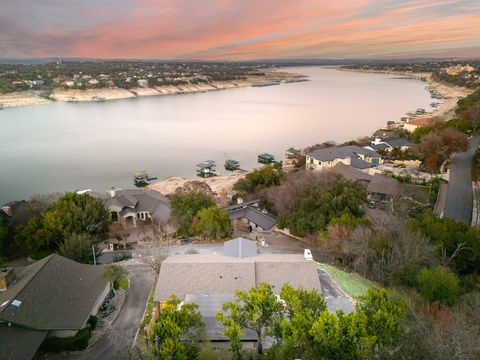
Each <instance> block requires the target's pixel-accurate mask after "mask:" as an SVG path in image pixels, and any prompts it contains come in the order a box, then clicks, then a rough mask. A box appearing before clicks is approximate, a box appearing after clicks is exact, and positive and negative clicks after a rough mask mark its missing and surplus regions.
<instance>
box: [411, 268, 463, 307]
mask: <svg viewBox="0 0 480 360" xmlns="http://www.w3.org/2000/svg"><path fill="white" fill-rule="evenodd" d="M417 281H418V291H419V292H420V294H422V296H423V297H424V298H425V299H426V300H428V301H429V302H430V303H433V302H437V301H438V302H440V303H442V304H445V305H449V306H451V305H453V304H454V303H455V301H456V299H457V297H458V295H459V293H460V280H459V279H458V277H457V276H456V275H455V273H454V272H452V271H451V270H450V269H448V268H446V267H441V266H438V267H434V268H431V269H427V268H424V269H422V270H420V273H419V274H418V278H417Z"/></svg>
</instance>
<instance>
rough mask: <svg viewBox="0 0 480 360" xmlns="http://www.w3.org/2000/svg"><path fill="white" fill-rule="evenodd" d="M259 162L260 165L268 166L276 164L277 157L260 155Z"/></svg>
mask: <svg viewBox="0 0 480 360" xmlns="http://www.w3.org/2000/svg"><path fill="white" fill-rule="evenodd" d="M258 162H259V163H260V164H266V165H270V164H273V163H275V156H273V155H272V154H268V153H264V154H260V155H258Z"/></svg>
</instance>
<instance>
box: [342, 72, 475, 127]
mask: <svg viewBox="0 0 480 360" xmlns="http://www.w3.org/2000/svg"><path fill="white" fill-rule="evenodd" d="M336 69H337V70H340V71H347V72H358V73H369V74H385V75H396V76H401V77H403V78H406V79H412V80H413V79H416V78H419V77H423V78H425V79H426V84H427V85H428V86H430V87H431V88H433V89H435V90H436V91H437V92H438V93H439V94H440V95H441V96H442V103H441V104H440V105H439V106H438V107H437V108H435V109H433V110H431V111H427V112H426V113H425V114H424V115H420V116H417V118H426V117H428V118H430V117H438V118H441V119H442V120H449V118H450V117H453V116H454V115H455V108H456V106H457V101H458V98H459V97H466V96H468V95H470V94H471V93H472V92H473V91H474V90H472V89H468V88H465V87H460V86H453V85H450V84H445V83H442V82H439V81H435V80H434V79H433V78H432V74H431V73H412V72H402V71H381V70H365V69H350V68H344V67H336ZM412 110H413V111H415V109H412Z"/></svg>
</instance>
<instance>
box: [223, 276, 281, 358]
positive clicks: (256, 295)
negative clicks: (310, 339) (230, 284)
mask: <svg viewBox="0 0 480 360" xmlns="http://www.w3.org/2000/svg"><path fill="white" fill-rule="evenodd" d="M281 309H282V304H281V303H280V302H279V300H278V299H277V297H276V296H275V294H274V293H273V291H272V288H271V286H270V285H269V284H266V283H259V284H258V286H257V288H252V289H250V291H248V292H246V291H236V292H235V301H230V302H227V303H225V304H223V310H222V311H221V312H219V313H217V320H218V321H220V322H222V323H224V324H225V323H227V324H228V323H229V322H234V323H236V324H237V325H238V326H237V325H235V327H236V330H235V336H238V332H237V330H238V327H240V328H246V329H251V330H253V331H255V333H256V334H257V344H258V345H257V346H258V353H259V354H263V340H264V339H265V336H267V335H271V334H273V333H274V327H275V324H277V323H278V319H279V317H280V316H281ZM230 327H232V325H231V324H230ZM225 335H226V336H228V335H227V334H226V333H225Z"/></svg>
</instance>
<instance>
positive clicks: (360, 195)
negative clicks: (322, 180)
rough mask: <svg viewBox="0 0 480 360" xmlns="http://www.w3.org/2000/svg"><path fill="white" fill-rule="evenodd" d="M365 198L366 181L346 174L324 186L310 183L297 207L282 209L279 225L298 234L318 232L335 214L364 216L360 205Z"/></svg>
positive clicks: (314, 233) (338, 215)
mask: <svg viewBox="0 0 480 360" xmlns="http://www.w3.org/2000/svg"><path fill="white" fill-rule="evenodd" d="M365 198H366V194H365V189H364V188H363V187H362V185H360V184H359V183H357V182H353V181H349V180H345V179H343V178H337V179H336V180H335V181H334V182H333V183H331V184H328V185H326V186H323V187H318V186H308V187H307V188H305V189H304V191H303V194H302V197H301V199H300V202H299V204H298V205H297V207H296V208H295V209H294V210H293V211H291V212H284V213H280V215H279V217H278V222H279V226H280V227H287V228H288V229H289V230H290V231H291V232H292V234H294V235H296V236H306V235H308V234H313V235H318V234H319V232H320V231H322V230H326V228H327V226H328V225H329V224H330V221H331V220H332V219H333V218H340V217H342V216H344V217H345V216H346V215H344V214H347V215H348V216H349V217H350V218H351V217H361V216H362V215H363V210H362V209H361V206H360V205H361V204H362V203H364V201H365Z"/></svg>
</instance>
